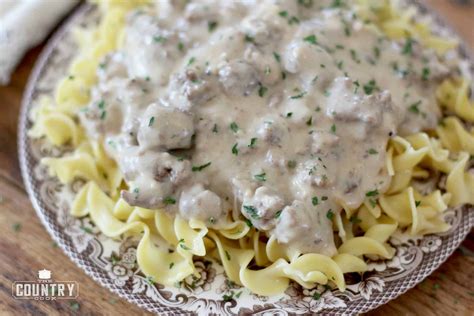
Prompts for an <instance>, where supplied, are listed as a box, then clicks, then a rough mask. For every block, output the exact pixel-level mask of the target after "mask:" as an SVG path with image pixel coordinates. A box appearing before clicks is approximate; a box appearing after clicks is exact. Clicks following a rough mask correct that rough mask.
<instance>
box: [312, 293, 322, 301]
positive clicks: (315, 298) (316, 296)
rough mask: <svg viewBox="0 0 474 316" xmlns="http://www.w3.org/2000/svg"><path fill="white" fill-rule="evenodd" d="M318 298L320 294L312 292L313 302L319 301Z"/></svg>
mask: <svg viewBox="0 0 474 316" xmlns="http://www.w3.org/2000/svg"><path fill="white" fill-rule="evenodd" d="M320 298H321V294H320V293H318V292H314V293H313V300H316V301H317V300H319V299H320Z"/></svg>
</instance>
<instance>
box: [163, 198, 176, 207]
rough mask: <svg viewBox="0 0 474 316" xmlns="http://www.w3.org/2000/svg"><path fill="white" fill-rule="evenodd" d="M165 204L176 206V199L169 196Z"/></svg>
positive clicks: (164, 201) (164, 200)
mask: <svg viewBox="0 0 474 316" xmlns="http://www.w3.org/2000/svg"><path fill="white" fill-rule="evenodd" d="M163 203H164V204H165V205H173V204H176V199H175V198H173V197H172V196H167V197H165V198H164V199H163Z"/></svg>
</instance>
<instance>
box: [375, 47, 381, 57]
mask: <svg viewBox="0 0 474 316" xmlns="http://www.w3.org/2000/svg"><path fill="white" fill-rule="evenodd" d="M374 55H375V58H379V57H380V48H378V46H374Z"/></svg>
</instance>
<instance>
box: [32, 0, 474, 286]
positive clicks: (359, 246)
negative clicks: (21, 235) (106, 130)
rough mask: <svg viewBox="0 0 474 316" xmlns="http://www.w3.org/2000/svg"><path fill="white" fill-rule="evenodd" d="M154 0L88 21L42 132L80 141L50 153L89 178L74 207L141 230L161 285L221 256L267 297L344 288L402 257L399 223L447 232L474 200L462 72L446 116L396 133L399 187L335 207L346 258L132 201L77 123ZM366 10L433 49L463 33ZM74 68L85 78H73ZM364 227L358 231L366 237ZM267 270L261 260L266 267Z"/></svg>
mask: <svg viewBox="0 0 474 316" xmlns="http://www.w3.org/2000/svg"><path fill="white" fill-rule="evenodd" d="M144 3H146V1H120V0H104V1H100V2H99V3H98V6H99V7H100V11H101V13H102V18H101V20H100V23H99V24H98V26H97V27H96V28H95V27H94V28H78V29H76V30H75V33H74V35H75V37H76V39H77V42H78V44H79V53H78V55H77V57H75V59H74V60H73V61H72V63H71V65H70V68H69V76H66V77H65V78H64V79H62V80H61V81H60V82H59V84H58V86H57V90H56V94H55V96H54V99H51V98H49V97H43V98H42V99H41V100H40V106H38V107H36V108H35V109H33V111H32V112H31V119H32V121H34V126H33V128H32V129H31V130H30V136H31V137H34V138H39V137H46V139H47V140H48V141H49V142H51V143H52V144H54V145H56V146H61V145H64V144H66V143H69V144H72V145H73V146H74V148H75V150H74V151H73V152H72V153H70V154H67V155H65V156H63V157H60V158H43V160H42V161H41V163H43V164H45V165H46V166H48V167H49V171H50V173H51V175H54V176H57V177H58V178H59V180H60V181H61V182H62V183H64V184H71V182H72V181H73V180H74V179H75V178H82V179H86V180H87V183H86V184H85V185H84V186H83V187H82V188H81V189H80V191H79V193H78V194H77V196H76V197H75V199H74V202H73V204H72V206H71V214H72V215H73V216H76V217H84V216H89V217H90V219H91V220H92V222H93V223H94V224H95V225H96V226H97V227H98V229H99V230H100V231H101V232H102V233H103V234H104V235H105V236H107V237H110V238H114V239H120V238H121V237H123V236H124V235H126V236H130V235H138V236H141V239H140V242H139V244H138V249H137V262H138V266H139V268H140V269H141V271H142V272H143V274H144V275H145V276H147V277H150V278H151V279H152V280H153V281H154V282H157V283H160V284H164V285H173V284H176V283H177V282H180V281H182V280H183V279H185V278H186V277H188V276H191V275H193V274H194V275H196V276H199V274H197V271H196V269H195V267H194V264H193V258H194V257H203V256H207V257H212V258H215V259H217V260H219V261H220V262H222V265H223V267H224V269H225V272H226V275H227V277H228V278H229V279H230V280H231V281H233V282H235V283H236V284H239V285H242V286H244V287H246V288H248V289H249V290H250V291H252V292H254V293H257V294H260V295H275V294H279V293H282V292H284V291H285V289H286V288H287V287H288V285H289V282H290V281H295V282H297V283H299V284H300V285H302V286H303V287H305V288H312V287H314V286H315V285H316V284H328V285H330V286H331V287H337V288H339V290H341V291H344V289H345V286H346V285H345V281H344V274H345V273H350V272H364V271H367V269H368V266H367V263H366V260H365V259H364V258H370V259H390V258H392V257H393V256H394V254H395V249H394V248H393V247H392V246H391V245H390V244H389V243H388V240H389V238H390V236H391V235H392V234H393V233H394V232H395V231H397V230H400V231H402V232H404V233H406V234H409V235H424V234H432V233H440V232H445V231H447V230H448V229H449V227H450V226H449V225H448V224H447V223H446V222H445V221H444V220H443V215H444V212H445V211H446V210H447V209H448V208H452V207H457V206H460V205H462V204H467V203H470V204H474V175H473V174H472V173H469V172H468V171H466V169H467V168H468V166H469V160H470V157H472V155H474V130H472V129H471V130H468V129H467V128H466V127H465V126H466V125H465V124H464V122H468V123H474V104H472V102H471V101H470V100H469V93H470V89H469V86H470V81H469V80H467V79H463V78H450V79H447V80H445V81H444V82H442V84H441V85H440V86H439V88H438V89H437V94H436V96H437V100H438V103H439V106H440V107H441V108H442V110H443V111H444V113H445V114H444V117H443V119H442V120H441V123H440V124H439V125H438V127H437V128H436V130H434V131H431V132H429V133H424V132H423V133H417V134H414V135H410V136H408V137H405V138H402V137H398V136H397V137H394V138H392V139H391V140H390V142H389V145H388V148H387V160H386V164H387V169H388V171H389V174H390V176H391V177H392V180H391V184H390V187H389V189H388V190H387V191H386V192H385V193H384V194H380V195H378V196H375V197H370V196H369V197H367V198H366V200H365V202H364V203H363V205H362V206H361V207H360V208H358V209H348V208H345V210H344V213H343V215H342V216H341V215H340V214H339V213H338V214H335V216H334V218H333V226H334V230H335V231H336V232H337V234H338V235H339V237H340V240H341V243H340V245H339V246H338V247H337V254H336V255H335V256H333V257H328V256H325V255H321V254H316V253H308V254H303V255H302V254H300V253H298V252H297V251H295V250H292V249H290V248H288V247H285V246H283V245H282V244H279V243H278V242H277V240H276V239H275V238H274V237H273V236H272V237H270V238H269V239H268V241H267V242H262V238H260V237H261V235H262V234H264V233H263V232H260V231H258V230H256V229H255V228H251V227H249V226H248V225H247V224H246V223H245V222H244V221H243V220H237V221H234V222H232V223H231V224H228V225H227V226H226V227H224V228H222V229H219V230H214V229H211V228H208V227H206V224H205V223H204V222H201V221H198V220H190V221H185V220H184V219H182V218H180V217H179V215H177V216H175V217H174V218H172V217H170V216H169V215H168V214H167V213H165V212H164V211H163V210H159V209H158V210H149V209H144V208H140V207H132V206H129V205H128V204H127V203H126V202H125V201H124V200H123V199H121V198H120V190H121V189H123V188H124V187H125V186H126V185H125V183H124V181H123V178H122V174H121V172H120V170H119V168H118V166H117V164H116V163H115V162H114V160H112V159H111V158H109V157H108V156H107V154H106V153H105V150H104V149H103V144H101V143H100V142H96V141H93V140H90V139H88V137H87V136H86V133H85V132H84V130H83V128H82V127H81V126H80V125H79V124H78V123H77V119H75V116H76V113H77V111H78V110H79V109H80V108H82V107H83V106H84V105H85V104H87V103H88V102H89V98H90V96H89V91H90V88H91V87H92V86H93V85H94V84H95V83H96V82H97V78H96V69H97V68H98V67H99V64H100V61H101V59H102V58H103V57H104V56H105V55H106V54H108V53H110V52H112V51H114V50H116V49H117V48H119V47H120V43H121V38H122V30H123V28H124V25H125V18H126V15H127V13H128V12H129V11H130V10H132V9H133V8H136V7H137V6H140V5H143V4H144ZM355 5H356V10H357V12H358V14H359V15H360V16H362V17H364V19H366V20H367V21H370V23H372V25H373V28H374V30H375V31H377V32H383V33H385V34H386V35H387V36H388V37H389V38H392V39H399V38H403V37H407V36H410V37H412V38H415V39H417V40H418V41H419V42H421V43H422V44H423V45H425V46H427V47H429V48H432V49H434V50H435V51H436V52H437V53H438V54H445V53H446V52H448V51H449V50H452V49H454V48H456V46H457V43H456V41H453V40H450V39H449V40H448V39H444V38H441V37H438V36H436V35H433V34H432V32H431V31H430V29H431V26H430V23H429V22H427V21H425V22H419V21H415V20H414V19H413V17H414V15H415V14H416V10H415V9H414V8H409V9H403V10H402V9H400V8H399V6H398V5H397V2H396V1H388V0H387V1H370V0H359V1H356V4H355ZM71 76H73V77H74V80H70V77H71ZM433 173H435V174H442V175H446V181H445V185H444V186H443V190H439V189H437V190H433V191H432V192H431V193H430V194H428V195H423V194H421V193H420V192H419V191H417V190H416V189H415V188H414V187H413V186H412V181H413V180H423V179H428V178H429V177H430V175H431V174H433ZM355 232H357V233H355ZM156 238H160V239H164V240H165V241H166V242H167V243H169V245H170V247H172V248H173V249H175V251H173V252H171V253H170V252H169V251H168V249H167V248H163V247H161V248H160V247H157V246H156V245H155V244H154V242H153V240H154V239H156ZM256 266H258V267H259V268H256Z"/></svg>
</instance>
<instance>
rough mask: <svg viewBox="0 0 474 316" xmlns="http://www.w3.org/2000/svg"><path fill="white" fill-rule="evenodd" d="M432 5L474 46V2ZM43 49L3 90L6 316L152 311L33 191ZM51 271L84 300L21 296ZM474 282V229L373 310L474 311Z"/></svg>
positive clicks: (0, 206)
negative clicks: (61, 226)
mask: <svg viewBox="0 0 474 316" xmlns="http://www.w3.org/2000/svg"><path fill="white" fill-rule="evenodd" d="M0 1H2V0H0ZM427 2H428V3H429V4H430V5H432V6H434V7H436V9H438V11H439V12H440V13H441V15H443V16H444V17H445V18H446V20H448V21H449V22H450V23H451V25H452V26H453V27H454V28H455V29H456V30H457V31H458V32H459V34H460V35H461V36H463V37H464V38H465V39H466V40H467V41H468V43H469V44H470V45H471V47H472V48H474V3H472V2H473V1H466V0H464V1H462V0H458V1H450V0H429V1H428V0H427ZM455 2H457V3H459V4H454V3H455ZM461 3H464V5H463V4H461ZM466 3H471V4H470V5H469V4H466ZM41 48H42V46H40V47H37V48H35V49H32V50H31V51H30V52H28V54H27V55H26V56H25V58H24V59H23V61H22V62H21V64H20V65H19V66H18V68H17V70H16V71H15V73H14V74H13V77H12V81H11V83H10V85H8V86H5V87H0V109H1V114H0V234H1V237H0V315H68V314H80V315H148V313H146V312H144V311H143V310H141V309H140V308H138V307H137V306H135V305H133V304H131V303H128V302H127V301H125V300H123V299H121V298H119V297H118V296H117V295H115V294H112V293H111V292H109V291H108V290H107V289H105V288H102V287H101V286H99V285H98V284H97V283H95V282H94V281H93V280H92V279H90V278H89V277H88V276H87V275H86V274H85V273H84V272H83V271H82V270H81V269H80V268H78V267H76V266H75V265H74V264H73V263H72V262H71V261H70V260H69V258H68V257H67V256H66V255H65V254H64V253H63V252H62V251H61V250H60V249H59V248H57V246H56V245H55V244H54V243H53V241H52V239H51V238H50V236H49V235H48V233H47V232H46V229H45V228H44V227H43V226H42V225H41V223H40V220H39V219H38V217H37V216H36V214H35V211H34V210H33V208H32V206H31V203H30V201H29V200H28V196H27V195H26V193H25V189H24V185H23V182H22V179H21V175H20V170H19V166H18V159H17V146H16V134H17V119H18V112H19V109H20V100H21V97H22V94H23V90H24V87H25V84H26V81H27V79H28V75H29V73H30V71H31V69H32V67H33V65H34V62H35V60H36V58H37V57H38V54H39V52H40V51H41ZM43 268H46V269H49V270H51V271H52V272H53V274H54V277H55V279H57V280H75V281H77V282H78V283H79V287H80V295H79V297H78V298H77V300H76V301H57V302H38V301H30V300H14V299H13V298H12V296H11V285H12V282H13V281H15V280H34V279H35V278H36V272H37V271H38V270H41V269H43ZM473 279H474V234H473V233H472V232H471V234H470V235H469V237H468V238H467V240H465V241H464V242H463V244H462V246H461V247H460V248H459V249H458V250H456V252H455V253H454V254H453V255H452V256H451V257H450V258H449V259H448V260H447V261H446V263H444V264H443V265H442V266H441V267H440V268H439V269H438V270H437V271H435V272H434V273H433V274H432V275H431V276H430V277H428V278H427V279H426V280H425V281H424V282H422V283H421V284H419V285H418V286H416V287H415V288H414V289H412V290H410V291H408V292H407V293H406V294H404V295H402V296H400V297H399V298H397V299H395V300H393V301H391V302H389V303H388V304H386V305H384V306H382V307H380V308H378V309H377V310H375V311H372V312H370V313H369V314H370V315H415V314H416V315H474V283H473Z"/></svg>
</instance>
